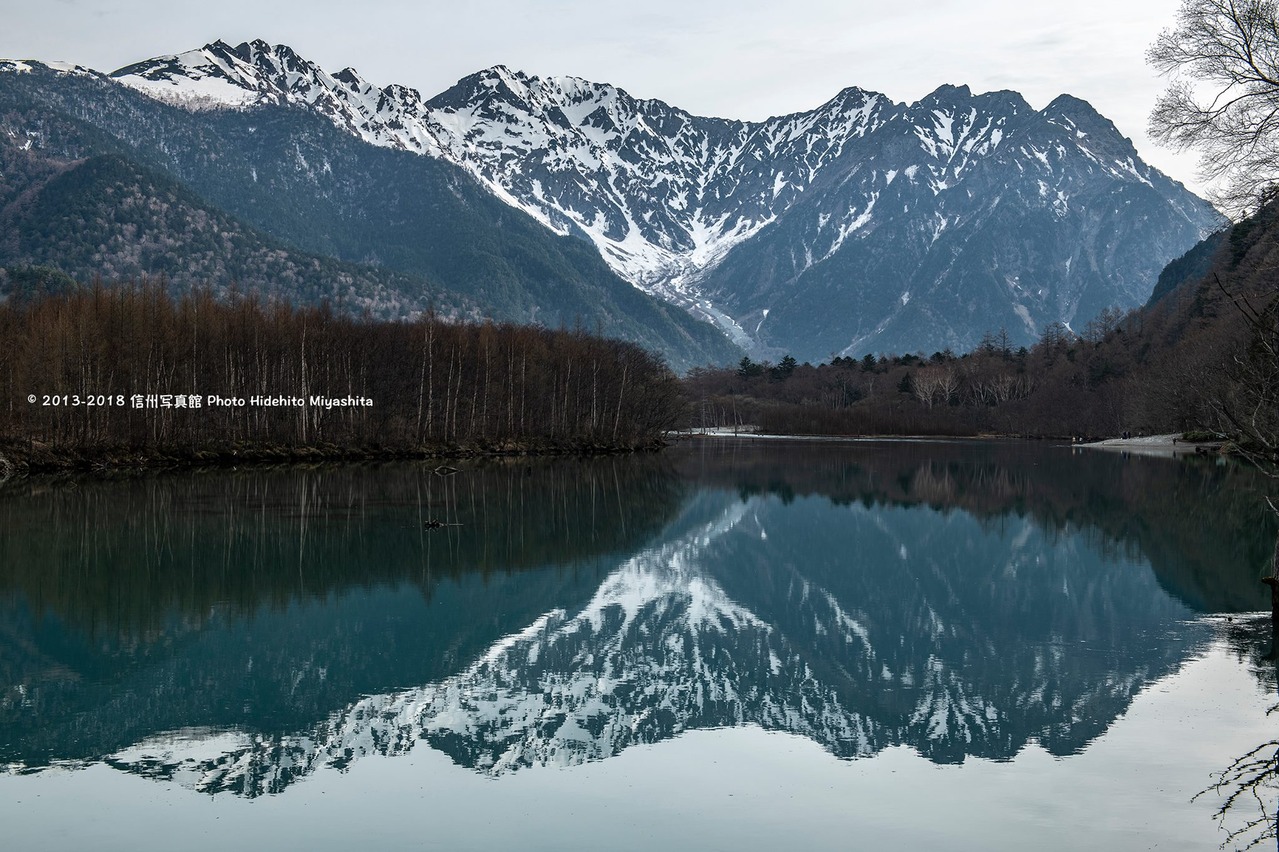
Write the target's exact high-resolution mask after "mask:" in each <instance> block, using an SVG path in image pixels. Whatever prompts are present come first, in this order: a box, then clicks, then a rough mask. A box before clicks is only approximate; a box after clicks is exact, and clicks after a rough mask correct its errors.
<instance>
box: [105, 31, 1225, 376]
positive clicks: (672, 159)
mask: <svg viewBox="0 0 1279 852" xmlns="http://www.w3.org/2000/svg"><path fill="white" fill-rule="evenodd" d="M112 76H113V78H114V79H115V80H117V81H119V82H120V83H122V84H124V85H126V86H129V87H131V88H134V89H136V90H139V91H142V92H144V93H146V94H147V95H149V96H151V97H154V98H157V99H160V100H162V101H165V102H168V103H171V104H177V105H181V106H183V107H184V108H186V109H188V110H191V111H193V112H195V113H196V114H199V113H202V112H203V113H208V112H217V111H225V110H241V111H245V110H247V111H252V110H261V109H268V108H270V107H280V106H292V107H301V108H305V109H308V110H312V111H315V112H317V113H319V114H322V115H324V116H325V117H326V118H327V119H328V120H329V121H331V122H332V123H333V124H334V125H335V126H337V127H339V128H341V129H342V130H344V131H346V132H349V133H351V134H353V135H355V136H357V137H359V138H360V139H363V140H364V141H366V142H368V143H370V144H372V145H376V146H380V147H385V148H393V149H399V150H403V151H408V152H412V153H416V154H421V155H424V156H427V157H431V158H435V159H439V160H443V161H447V162H449V163H452V164H455V165H457V166H459V167H461V168H462V169H464V170H466V171H467V172H469V173H470V174H471V175H473V176H474V177H475V178H476V179H477V180H478V181H479V182H480V183H481V184H482V185H483V186H484V187H486V188H487V189H488V191H490V192H491V193H492V194H493V195H495V196H496V197H498V198H500V199H501V200H503V201H504V202H506V203H507V204H510V205H512V206H514V207H517V208H519V209H521V210H523V211H525V212H527V213H529V214H530V215H532V216H533V217H534V218H535V219H537V220H538V221H540V222H542V223H543V224H544V225H546V226H547V227H548V228H551V229H553V230H554V231H556V232H558V233H563V234H577V235H580V236H584V237H586V238H588V239H589V240H590V241H591V242H592V243H593V244H594V245H595V246H596V248H597V249H598V250H599V252H600V254H601V255H602V257H603V258H604V260H605V261H606V262H607V263H608V264H609V266H611V267H612V268H613V270H615V271H616V272H617V273H618V274H619V275H621V276H622V277H623V278H624V279H626V280H627V281H630V282H631V283H632V284H634V285H635V286H637V287H640V288H641V289H644V290H646V291H647V292H649V293H652V294H654V295H658V296H660V297H662V298H664V299H667V300H669V301H672V302H675V303H677V304H679V305H681V306H683V307H685V308H687V309H689V310H691V311H692V312H693V313H694V314H695V315H698V316H701V317H703V318H707V319H711V320H712V321H714V322H716V323H717V324H718V325H719V326H720V327H721V328H722V329H723V330H724V331H725V332H726V333H728V334H729V335H730V336H731V337H732V338H733V339H734V340H735V341H736V342H738V343H739V344H741V345H743V346H746V347H747V348H750V349H753V350H756V351H761V352H772V351H781V350H791V351H794V352H796V354H799V355H801V356H802V357H808V358H823V357H826V356H828V355H831V354H861V353H864V352H866V351H887V350H899V351H900V350H904V349H916V348H921V349H926V350H930V351H931V349H934V348H944V347H946V346H952V347H955V348H963V347H967V346H971V345H972V344H974V343H975V342H976V340H977V339H978V338H979V337H980V335H981V334H982V332H983V331H986V330H994V329H996V328H998V327H1000V326H1004V327H1006V328H1007V329H1008V331H1009V332H1010V334H1011V335H1012V336H1013V337H1014V339H1018V340H1023V341H1026V340H1031V339H1033V338H1034V337H1035V336H1036V335H1037V334H1038V333H1039V331H1040V330H1041V329H1042V327H1043V326H1044V325H1046V324H1047V323H1050V322H1064V323H1066V324H1068V325H1070V324H1073V325H1075V326H1076V327H1079V328H1082V324H1083V323H1085V322H1087V320H1089V319H1090V318H1091V317H1092V316H1093V315H1095V314H1096V313H1097V312H1099V311H1100V310H1101V309H1103V308H1106V307H1110V306H1118V307H1120V308H1127V307H1133V306H1135V305H1138V304H1140V303H1142V302H1144V301H1145V299H1146V297H1147V296H1148V295H1149V293H1150V290H1151V288H1152V287H1153V285H1154V282H1155V279H1156V277H1157V276H1158V273H1159V271H1160V270H1161V269H1162V267H1163V266H1164V264H1165V263H1167V262H1168V261H1169V260H1171V259H1173V258H1175V257H1177V256H1179V255H1180V254H1181V253H1182V252H1184V251H1186V250H1187V249H1188V248H1190V247H1191V246H1192V245H1194V243H1195V242H1197V241H1198V240H1199V239H1200V238H1202V237H1203V236H1204V235H1206V234H1207V233H1209V232H1211V231H1212V230H1215V228H1217V227H1218V226H1219V225H1220V224H1221V222H1222V220H1221V218H1220V216H1219V215H1218V214H1217V213H1216V212H1215V211H1213V210H1212V209H1211V207H1209V206H1208V205H1207V204H1206V203H1205V202H1203V201H1202V200H1200V199H1198V198H1197V197H1195V196H1194V195H1193V194H1191V193H1190V192H1189V191H1188V190H1186V189H1185V188H1184V187H1183V186H1181V185H1180V184H1178V183H1176V182H1174V181H1172V180H1170V179H1169V178H1167V177H1166V176H1164V175H1163V174H1161V173H1159V172H1158V171H1157V170H1155V169H1153V168H1151V167H1150V166H1148V165H1146V164H1145V163H1143V162H1142V161H1141V160H1140V158H1139V157H1138V155H1137V153H1136V151H1135V150H1134V149H1133V147H1132V145H1131V143H1130V142H1129V141H1128V140H1127V139H1125V138H1124V137H1123V136H1122V135H1121V134H1120V133H1119V132H1118V130H1116V128H1115V127H1114V126H1113V124H1111V123H1110V122H1109V121H1108V120H1106V119H1105V118H1104V117H1102V116H1100V115H1099V114H1097V113H1096V111H1095V110H1093V109H1092V107H1090V106H1089V105H1088V104H1087V103H1085V102H1084V101H1081V100H1078V99H1076V98H1073V97H1070V96H1067V95H1063V96H1061V97H1059V98H1058V99H1056V100H1054V101H1053V102H1052V103H1051V104H1049V105H1048V106H1047V107H1045V108H1044V109H1041V110H1035V109H1033V108H1032V107H1030V106H1029V105H1028V104H1027V103H1026V102H1025V100H1024V99H1023V98H1022V97H1021V96H1020V95H1018V94H1016V93H1015V92H993V93H988V94H973V93H972V92H970V91H969V90H968V89H967V88H966V87H962V86H960V87H955V86H942V87H941V88H939V89H937V91H935V92H933V93H932V94H930V95H929V96H927V97H925V98H923V99H922V100H920V101H919V102H917V103H914V104H900V103H894V102H893V101H892V100H891V99H889V98H887V97H886V96H884V95H881V94H877V93H874V92H867V91H863V90H860V89H857V88H849V89H845V90H844V91H842V92H840V93H839V94H838V95H837V96H836V97H834V98H833V99H832V100H830V101H829V102H828V103H826V104H823V105H822V106H820V107H818V108H817V109H814V110H810V111H807V112H801V113H796V114H793V115H788V116H782V117H778V118H772V119H769V120H766V121H761V122H743V121H732V120H726V119H719V118H704V117H698V116H694V115H691V114H689V113H687V112H685V111H682V110H679V109H677V108H674V107H672V106H669V105H667V104H665V103H662V102H661V101H656V100H641V99H636V98H633V97H631V96H630V95H628V94H627V93H626V92H625V91H623V90H621V89H619V88H616V87H614V86H611V85H606V84H599V83H592V82H588V81H585V80H581V79H578V78H574V77H559V78H539V77H535V76H529V75H526V74H523V73H520V72H516V71H512V70H510V69H507V68H505V67H502V66H496V67H493V68H490V69H487V70H484V71H481V72H479V73H477V74H474V75H471V76H469V77H466V78H464V79H463V80H461V81H459V82H458V83H457V84H456V85H455V86H453V87H452V88H451V89H449V90H448V91H446V92H444V93H442V94H440V95H437V96H435V97H432V98H424V97H422V96H421V95H420V94H419V93H418V92H417V91H415V90H413V89H410V88H406V87H403V86H397V85H389V86H385V87H381V88H379V87H377V86H375V85H373V84H371V83H369V82H368V81H366V80H365V79H363V78H362V77H361V76H360V75H359V74H358V72H356V71H355V70H353V69H350V68H347V69H344V70H342V71H339V72H337V73H334V74H330V73H328V72H326V71H324V70H322V69H320V68H319V67H318V66H316V65H315V64H314V63H311V62H309V61H307V60H305V59H303V58H302V57H300V56H298V55H297V54H296V53H294V52H293V51H292V50H291V49H290V48H288V47H286V46H283V45H269V44H266V43H264V42H261V41H255V42H251V43H246V44H241V45H239V46H236V47H232V46H230V45H228V44H225V43H223V42H214V43H213V44H210V45H208V46H206V47H204V48H201V49H198V50H193V51H189V52H187V53H182V54H178V55H174V56H166V57H160V58H157V59H152V60H148V61H146V62H142V63H138V64H136V65H131V66H128V67H126V68H122V69H120V70H119V71H117V72H115V73H114V74H113V75H112Z"/></svg>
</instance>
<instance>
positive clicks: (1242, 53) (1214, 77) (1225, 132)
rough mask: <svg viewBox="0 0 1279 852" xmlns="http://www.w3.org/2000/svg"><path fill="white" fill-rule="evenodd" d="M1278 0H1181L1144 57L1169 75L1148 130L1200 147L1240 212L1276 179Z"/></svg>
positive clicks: (1220, 198) (1222, 197) (1175, 143)
mask: <svg viewBox="0 0 1279 852" xmlns="http://www.w3.org/2000/svg"><path fill="white" fill-rule="evenodd" d="M1275 18H1276V0H1183V3H1182V5H1181V9H1180V10H1179V11H1178V13H1177V25H1176V26H1175V27H1173V28H1172V29H1166V30H1164V31H1163V32H1162V33H1161V34H1160V35H1159V38H1158V40H1157V41H1156V42H1155V43H1154V45H1153V46H1151V48H1150V51H1149V53H1148V54H1147V60H1148V61H1149V62H1150V64H1151V65H1153V66H1154V67H1155V68H1156V69H1158V70H1159V72H1160V73H1161V74H1163V75H1165V76H1167V77H1168V78H1170V84H1169V86H1168V90H1167V91H1166V92H1165V93H1164V94H1163V96H1162V97H1160V98H1159V100H1158V101H1157V102H1156V104H1155V108H1154V111H1153V112H1152V113H1151V115H1150V134H1151V136H1152V137H1154V139H1156V140H1157V141H1159V142H1161V143H1164V144H1166V145H1169V146H1171V147H1173V148H1176V149H1178V150H1188V149H1197V150H1198V151H1199V152H1200V153H1201V155H1202V159H1201V161H1200V167H1201V170H1202V173H1203V177H1204V178H1205V179H1207V180H1209V181H1211V182H1213V183H1214V184H1215V185H1216V189H1215V190H1214V192H1213V195H1214V198H1213V200H1214V201H1216V202H1217V203H1218V204H1219V205H1221V206H1222V207H1223V208H1224V209H1226V210H1228V211H1230V212H1232V213H1235V214H1238V213H1241V212H1243V211H1244V210H1245V209H1247V208H1248V207H1250V206H1254V205H1255V204H1256V203H1257V202H1258V201H1259V199H1261V198H1262V197H1264V196H1266V195H1267V194H1268V193H1269V191H1270V188H1271V187H1272V186H1273V185H1274V182H1275V180H1276V179H1277V178H1279V26H1277V25H1276V20H1275Z"/></svg>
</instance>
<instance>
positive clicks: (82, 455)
mask: <svg viewBox="0 0 1279 852" xmlns="http://www.w3.org/2000/svg"><path fill="white" fill-rule="evenodd" d="M664 446H666V444H665V442H662V441H660V440H652V441H646V442H637V443H635V444H617V445H609V444H598V443H593V442H590V441H566V442H558V441H549V440H548V441H494V442H491V443H477V444H441V445H430V446H419V447H393V446H381V445H376V444H371V445H362V446H339V445H336V444H315V445H287V444H267V443H254V442H240V443H227V444H212V445H206V446H202V447H178V446H168V447H123V446H102V447H73V448H68V447H54V446H50V445H47V444H42V443H40V442H35V441H32V442H27V441H14V440H12V439H10V440H5V441H0V482H4V481H6V480H10V479H16V478H20V477H24V476H27V475H31V474H47V473H89V474H93V473H127V472H138V473H142V472H151V471H173V470H196V469H201V468H233V467H238V466H240V465H264V466H265V465H273V464H307V463H314V464H320V463H330V462H335V463H342V462H381V461H429V460H432V459H469V458H514V457H522V456H548V457H549V456H602V455H623V454H629V453H639V452H654V451H656V450H660V449H662V448H663V447H664Z"/></svg>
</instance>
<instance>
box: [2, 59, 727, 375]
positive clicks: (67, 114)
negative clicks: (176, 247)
mask: <svg viewBox="0 0 1279 852" xmlns="http://www.w3.org/2000/svg"><path fill="white" fill-rule="evenodd" d="M0 140H2V141H3V143H7V146H6V145H5V144H2V143H0V147H9V148H12V149H16V150H17V151H19V152H21V151H23V150H24V149H25V151H27V152H34V153H36V154H39V155H40V156H42V157H43V158H45V159H48V160H59V161H63V162H68V161H75V160H79V159H83V158H85V157H92V156H95V155H100V154H106V153H110V154H115V155H118V156H122V157H124V158H126V159H127V160H129V161H132V162H135V163H138V164H140V165H142V166H144V167H147V168H149V169H151V170H158V171H161V172H163V173H166V174H167V175H169V176H171V177H172V178H176V179H177V180H178V181H180V182H181V183H183V184H185V186H186V187H188V188H189V189H190V190H193V191H194V193H195V195H196V196H198V197H199V198H200V199H203V203H205V204H208V205H210V206H211V209H214V208H215V209H220V210H222V211H226V212H227V213H230V214H231V215H232V216H233V217H235V218H238V219H239V220H241V221H242V222H244V223H247V224H248V225H249V226H251V227H252V228H257V229H260V230H261V231H263V232H265V233H267V234H270V235H272V236H273V237H275V238H276V239H278V240H283V241H284V242H285V243H286V244H287V245H288V246H292V247H297V248H300V249H302V250H303V251H304V252H308V253H312V254H316V255H324V256H327V257H330V258H336V259H338V260H342V261H347V262H349V263H354V264H360V265H362V266H365V267H379V268H380V271H379V270H374V269H366V270H365V271H364V273H362V274H363V275H364V276H365V277H368V276H370V275H372V276H373V277H377V276H379V275H383V276H384V275H387V274H391V273H400V274H401V275H400V277H401V278H405V279H416V280H418V281H422V280H425V281H428V282H431V285H430V288H429V291H424V292H421V293H419V294H417V297H416V298H415V299H413V300H410V302H411V305H410V304H408V303H406V304H405V305H400V304H398V303H397V304H389V303H388V304H386V305H381V306H380V307H379V306H378V305H377V304H376V303H377V300H378V299H379V298H380V296H379V295H378V294H375V293H369V294H365V295H364V296H362V297H361V298H363V299H364V300H365V301H372V302H373V303H374V307H375V308H377V310H375V312H378V313H387V312H390V313H392V314H394V313H396V312H397V311H399V310H400V309H401V308H408V307H410V306H411V307H412V309H415V310H420V309H423V308H425V307H428V306H430V305H431V304H433V303H435V302H436V301H438V299H437V297H436V295H435V294H437V293H452V294H454V296H453V297H452V299H451V301H452V302H463V303H469V304H474V305H476V306H477V309H478V311H479V312H480V313H482V314H483V315H485V316H490V317H493V318H496V319H510V320H515V321H523V322H537V323H542V324H544V325H548V326H552V327H555V326H559V325H567V326H572V325H574V324H577V323H580V324H581V325H582V326H583V327H585V328H589V329H591V330H596V329H598V330H601V331H603V332H605V333H608V334H613V335H616V336H619V337H623V338H626V339H630V340H635V341H637V342H641V343H643V344H644V345H647V346H649V347H651V348H654V349H656V350H658V351H660V352H662V353H663V354H665V355H666V357H667V358H668V359H669V360H670V361H671V362H672V364H674V365H675V366H677V367H687V366H691V365H693V364H700V363H708V362H715V363H724V362H726V361H731V360H735V359H736V357H738V356H739V354H740V353H738V352H737V350H736V349H735V347H733V346H732V345H731V344H730V343H728V341H727V340H725V339H724V338H723V336H722V335H721V334H719V333H718V332H716V331H715V330H714V328H712V327H711V326H709V325H707V324H705V323H699V322H697V321H695V320H694V319H693V318H692V317H689V316H688V315H686V314H685V313H684V312H683V311H681V310H679V309H677V308H674V307H672V306H669V305H666V304H664V303H662V302H660V301H658V300H655V299H653V298H651V297H649V296H646V295H645V294H643V293H641V292H639V291H637V290H636V289H635V288H633V287H631V286H630V285H628V284H626V283H625V282H623V281H622V280H621V279H619V278H618V277H617V276H616V275H614V274H613V273H612V272H611V271H610V270H609V269H608V268H607V266H606V265H605V264H604V263H603V261H602V260H601V259H600V258H599V256H598V255H597V254H596V253H595V252H594V251H593V250H592V249H591V248H590V246H589V245H587V244H585V243H583V242H582V241H581V240H578V239H574V238H570V237H557V236H556V235H554V234H553V233H550V232H548V231H547V230H546V229H545V228H543V227H541V226H540V225H538V224H537V223H536V222H535V221H533V220H531V219H529V218H528V217H527V216H525V215H523V214H522V213H520V212H519V211H516V210H512V209H511V207H510V206H509V205H507V204H505V203H503V202H501V201H500V200H498V199H495V198H493V197H492V195H491V194H490V193H488V192H486V191H485V190H483V189H482V188H481V187H480V186H478V185H477V184H476V183H475V181H474V179H473V178H471V177H469V176H467V175H466V174H465V173H463V172H461V171H460V170H458V169H457V168H456V167H454V166H452V165H450V164H448V163H444V162H439V161H437V160H433V159H431V158H426V157H420V156H416V155H413V154H408V153H405V152H399V151H393V150H385V149H383V148H377V147H371V146H369V145H367V144H365V143H364V142H363V141H361V140H360V139H358V138H356V137H353V136H351V135H350V134H349V133H347V132H344V131H342V130H340V129H338V128H336V127H334V126H333V125H332V124H331V123H330V122H329V121H328V120H326V119H325V118H323V117H321V116H317V115H315V114H314V113H312V112H310V111H308V110H306V109H303V108H301V107H299V106H297V105H296V104H287V105H283V106H274V107H264V108H263V109H259V110H255V111H252V112H241V111H226V110H221V111H209V110H203V111H200V110H197V111H191V110H189V109H184V108H179V107H173V106H170V105H167V104H164V103H160V102H158V101H156V100H154V99H152V98H149V97H145V96H142V95H139V94H137V93H135V92H133V91H131V90H130V89H128V88H126V87H124V86H121V85H119V84H117V83H113V82H112V81H110V80H109V79H108V78H106V77H104V76H102V75H100V74H97V73H96V72H90V71H86V70H84V69H71V70H66V69H52V68H49V67H47V66H43V65H40V64H37V63H14V62H8V63H0ZM3 190H4V186H3V184H2V183H0V191H3ZM21 191H22V190H21V189H18V190H15V194H17V193H20V192H21ZM144 271H149V272H151V273H152V274H154V273H155V272H156V271H157V270H144ZM311 289H312V290H315V289H316V288H315V287H311ZM438 306H439V307H445V305H438Z"/></svg>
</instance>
